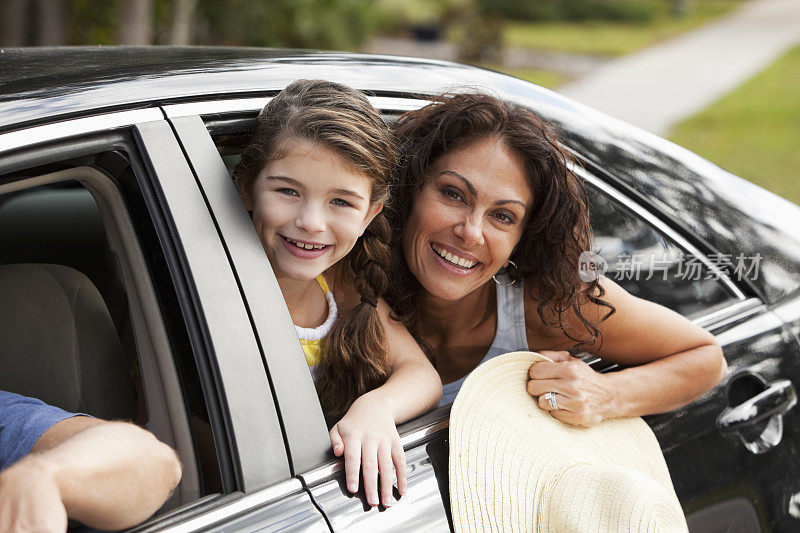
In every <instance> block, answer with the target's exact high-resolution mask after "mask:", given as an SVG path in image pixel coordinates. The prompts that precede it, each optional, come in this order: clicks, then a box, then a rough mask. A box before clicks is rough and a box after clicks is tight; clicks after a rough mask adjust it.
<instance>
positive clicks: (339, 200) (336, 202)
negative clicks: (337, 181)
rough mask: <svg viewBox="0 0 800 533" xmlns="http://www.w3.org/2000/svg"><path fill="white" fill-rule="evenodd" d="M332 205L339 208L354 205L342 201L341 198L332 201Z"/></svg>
mask: <svg viewBox="0 0 800 533" xmlns="http://www.w3.org/2000/svg"><path fill="white" fill-rule="evenodd" d="M331 203H332V204H333V205H336V206H339V207H353V204H351V203H350V202H348V201H347V200H342V199H341V198H334V199H333V200H331Z"/></svg>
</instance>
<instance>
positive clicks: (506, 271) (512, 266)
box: [492, 259, 517, 287]
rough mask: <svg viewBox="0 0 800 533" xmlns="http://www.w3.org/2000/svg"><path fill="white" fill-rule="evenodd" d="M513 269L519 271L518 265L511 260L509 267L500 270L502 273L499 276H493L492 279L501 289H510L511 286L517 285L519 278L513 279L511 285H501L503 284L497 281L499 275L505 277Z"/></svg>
mask: <svg viewBox="0 0 800 533" xmlns="http://www.w3.org/2000/svg"><path fill="white" fill-rule="evenodd" d="M511 268H513V269H514V270H516V269H517V264H516V263H515V262H514V261H511V260H510V259H509V261H508V266H505V267H503V268H501V269H500V271H499V272H498V273H497V274H495V275H494V276H492V279H493V280H494V282H495V283H496V284H497V285H499V286H500V287H510V286H511V285H513V284H515V283H516V282H517V278H513V279H512V280H511V283H501V282H499V281H497V276H498V275H500V276H505V275H506V274H508V271H509V270H511Z"/></svg>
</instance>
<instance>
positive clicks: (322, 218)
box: [244, 140, 383, 281]
mask: <svg viewBox="0 0 800 533" xmlns="http://www.w3.org/2000/svg"><path fill="white" fill-rule="evenodd" d="M244 202H245V206H246V207H247V209H248V210H249V211H251V212H252V217H253V225H254V226H255V228H256V232H257V233H258V236H259V238H260V239H261V245H262V246H263V247H264V250H265V251H266V253H267V257H268V258H269V261H270V263H271V264H272V268H273V269H274V270H275V275H276V276H277V277H278V278H289V279H293V280H298V281H308V280H312V279H314V278H315V277H317V276H318V275H319V274H321V273H322V272H324V271H325V270H327V269H328V268H329V267H330V266H332V265H333V264H335V263H336V262H337V261H339V260H340V259H342V258H343V257H344V256H345V255H347V253H348V252H349V251H350V250H351V249H352V248H353V246H354V245H355V243H356V241H357V240H358V238H359V237H360V236H361V235H362V234H363V233H364V230H365V229H366V228H367V226H368V225H369V223H370V222H371V221H372V219H373V218H374V217H375V215H377V214H378V212H380V210H381V208H382V207H383V205H382V204H381V203H377V202H376V203H372V204H371V203H370V181H369V178H367V177H366V176H364V175H362V174H360V173H358V172H356V171H355V170H353V169H352V168H351V167H350V166H349V165H348V164H347V163H345V161H344V160H343V159H342V158H341V157H339V156H338V155H337V154H336V153H335V152H333V151H331V150H330V149H328V148H325V147H324V146H321V145H318V144H315V143H313V142H310V141H302V140H300V141H294V142H292V144H291V148H289V149H288V150H287V152H286V155H285V156H284V157H283V158H281V159H277V160H274V161H270V162H269V163H267V165H266V166H265V167H264V168H263V169H262V171H261V172H260V173H259V175H258V178H256V180H255V183H254V184H253V188H252V192H251V193H250V194H249V195H245V197H244Z"/></svg>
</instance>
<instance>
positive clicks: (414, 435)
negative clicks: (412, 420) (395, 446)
mask: <svg viewBox="0 0 800 533" xmlns="http://www.w3.org/2000/svg"><path fill="white" fill-rule="evenodd" d="M449 427H450V417H449V416H448V417H447V418H445V419H443V420H439V421H437V422H433V423H431V424H428V425H427V426H424V427H421V428H419V429H416V430H414V431H412V432H411V433H406V434H405V435H403V436H402V437H400V442H401V443H402V444H403V448H412V447H414V446H416V445H417V444H419V443H420V442H422V441H424V440H425V439H427V438H428V437H430V436H431V435H434V434H436V433H439V432H440V431H443V430H445V429H447V428H449Z"/></svg>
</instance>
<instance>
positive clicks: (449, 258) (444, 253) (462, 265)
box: [431, 243, 480, 271]
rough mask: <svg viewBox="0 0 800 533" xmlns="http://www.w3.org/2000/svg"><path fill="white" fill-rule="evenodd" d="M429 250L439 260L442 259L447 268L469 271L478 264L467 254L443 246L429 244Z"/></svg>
mask: <svg viewBox="0 0 800 533" xmlns="http://www.w3.org/2000/svg"><path fill="white" fill-rule="evenodd" d="M431 250H433V252H434V253H435V254H436V255H437V256H439V258H440V259H443V260H444V262H445V263H446V266H448V267H457V268H458V269H459V270H465V271H469V270H472V269H473V268H475V266H476V265H478V264H480V263H479V261H478V260H477V259H474V258H472V256H470V255H469V254H467V253H465V252H461V251H459V250H456V249H453V248H450V247H449V246H445V245H443V244H437V243H431Z"/></svg>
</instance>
